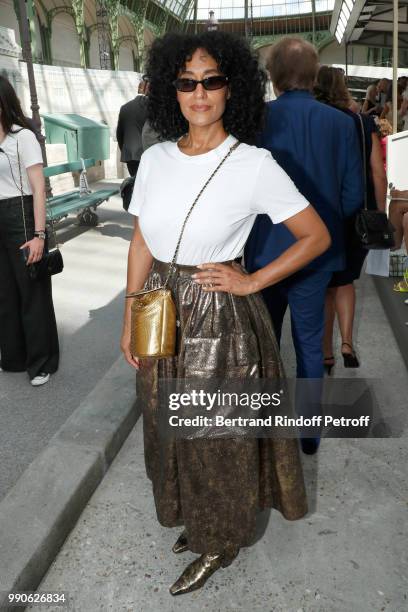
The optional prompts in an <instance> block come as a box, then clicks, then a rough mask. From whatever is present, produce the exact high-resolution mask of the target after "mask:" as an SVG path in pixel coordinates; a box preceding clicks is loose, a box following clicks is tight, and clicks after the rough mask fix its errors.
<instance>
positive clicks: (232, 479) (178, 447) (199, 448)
mask: <svg viewBox="0 0 408 612" xmlns="http://www.w3.org/2000/svg"><path fill="white" fill-rule="evenodd" d="M167 270H168V264H165V263H162V262H159V261H157V260H155V261H154V262H153V267H152V270H151V272H150V275H149V277H148V280H147V282H146V285H145V288H146V289H153V288H156V287H159V286H160V285H162V284H163V282H164V280H165V277H166V273H167ZM196 271H198V269H197V268H196V267H195V266H181V265H180V266H177V270H176V273H175V274H174V275H173V277H172V282H171V286H172V289H173V296H174V299H175V302H176V306H177V311H178V317H179V320H180V327H179V338H178V350H177V357H173V358H168V359H159V360H157V359H146V360H143V364H142V367H141V369H140V370H139V372H138V373H137V377H136V389H137V401H138V402H139V405H140V406H141V410H142V413H143V432H144V455H145V465H146V472H147V475H148V477H149V478H150V480H151V481H152V485H153V495H154V501H155V505H156V511H157V518H158V520H159V522H160V523H161V524H162V525H163V526H165V527H175V526H177V525H184V527H185V530H186V532H187V537H188V543H189V548H190V550H191V551H193V552H196V553H199V554H202V553H204V552H219V551H222V550H228V549H231V550H233V549H235V548H240V547H242V546H248V545H250V544H251V542H252V541H253V538H254V535H255V526H256V515H257V512H258V511H259V510H263V509H265V508H276V509H277V510H279V511H280V512H281V513H282V514H283V516H284V517H285V518H286V519H289V520H295V519H299V518H301V517H302V516H304V515H305V513H306V512H307V502H306V495H305V488H304V481H303V473H302V468H301V463H300V459H299V449H298V442H297V440H294V439H287V440H283V439H270V438H260V439H254V438H251V439H249V438H243V437H240V438H228V439H225V438H224V439H208V438H206V439H195V440H187V439H163V437H162V436H160V435H159V429H158V393H157V389H158V382H159V380H160V378H167V379H168V378H194V379H200V378H202V379H208V378H212V377H213V378H218V379H224V378H234V379H240V380H241V379H245V378H261V377H269V378H282V377H283V376H284V372H283V367H282V362H281V359H280V356H279V349H278V347H277V343H276V340H275V335H274V331H273V327H272V324H271V321H270V317H269V313H268V311H267V309H266V306H265V304H264V302H263V299H262V296H261V295H260V294H253V295H249V296H245V297H240V296H234V295H231V294H229V293H225V292H216V293H212V292H208V293H207V292H205V291H203V289H202V287H201V286H200V285H198V284H197V283H194V281H193V280H192V279H191V275H192V274H193V273H194V272H196Z"/></svg>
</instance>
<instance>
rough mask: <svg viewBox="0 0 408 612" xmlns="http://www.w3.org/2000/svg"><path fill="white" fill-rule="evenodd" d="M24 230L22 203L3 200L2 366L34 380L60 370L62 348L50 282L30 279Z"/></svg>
mask: <svg viewBox="0 0 408 612" xmlns="http://www.w3.org/2000/svg"><path fill="white" fill-rule="evenodd" d="M24 210H25V217H26V227H27V236H28V240H31V239H32V237H33V232H34V214H33V199H32V196H25V197H24ZM25 241H26V239H25V232H24V223H23V215H22V210H21V199H20V197H17V198H10V199H7V200H0V353H1V367H2V369H3V370H6V371H10V372H23V371H25V370H26V371H27V372H28V375H29V377H30V379H32V378H34V377H35V376H37V375H38V374H39V373H40V372H46V373H50V374H52V373H53V372H55V371H56V370H57V369H58V362H59V346H58V333H57V324H56V321H55V313H54V306H53V302H52V289H51V278H50V277H46V278H45V279H43V280H31V278H30V277H29V274H28V272H27V266H26V264H25V262H24V260H23V257H22V253H21V251H20V246H21V245H22V244H24V242H25Z"/></svg>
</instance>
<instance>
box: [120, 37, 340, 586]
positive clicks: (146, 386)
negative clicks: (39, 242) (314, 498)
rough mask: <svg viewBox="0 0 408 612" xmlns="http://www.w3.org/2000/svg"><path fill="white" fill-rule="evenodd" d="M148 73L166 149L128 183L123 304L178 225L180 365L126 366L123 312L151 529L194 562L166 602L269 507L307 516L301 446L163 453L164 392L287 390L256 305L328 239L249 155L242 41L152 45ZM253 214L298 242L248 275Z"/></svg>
mask: <svg viewBox="0 0 408 612" xmlns="http://www.w3.org/2000/svg"><path fill="white" fill-rule="evenodd" d="M147 73H148V76H149V81H150V95H149V109H148V116H149V121H150V124H151V125H152V127H153V128H154V129H155V130H156V131H157V132H158V133H159V134H160V136H161V137H162V139H163V140H164V142H161V143H159V144H156V145H154V146H152V147H151V148H149V149H148V150H147V151H146V152H145V153H144V154H143V156H142V158H141V162H140V167H139V172H138V175H137V178H136V181H135V188H134V192H133V196H132V201H131V204H130V207H129V212H131V213H132V214H134V215H135V226H134V234H133V238H132V241H131V244H130V248H129V258H128V283H127V291H128V293H131V292H135V291H139V290H141V289H142V288H143V286H144V287H145V288H146V289H154V288H157V287H160V286H162V285H163V283H164V281H165V278H166V276H167V273H168V271H169V265H170V264H169V263H168V262H170V261H171V259H172V256H173V254H174V251H175V249H176V245H177V243H178V242H179V241H180V230H181V227H182V226H183V224H184V223H186V224H185V231H184V234H183V235H182V239H181V241H180V243H179V250H178V255H177V264H176V266H175V271H174V272H173V274H172V276H171V288H172V292H173V297H174V301H175V303H176V307H177V315H178V320H179V327H178V340H177V355H176V357H171V358H166V359H158V360H154V359H143V360H140V359H138V358H137V357H135V356H134V355H132V353H131V349H130V338H131V303H130V300H128V302H129V303H127V306H126V309H125V315H124V326H123V334H122V340H121V348H122V351H123V353H124V355H125V358H126V360H127V361H128V363H129V364H130V365H131V366H133V367H134V368H135V369H137V370H139V371H138V374H137V377H136V381H137V395H138V401H139V402H140V403H141V406H142V410H143V426H144V444H145V462H146V471H147V474H148V476H149V478H150V479H151V480H152V483H153V494H154V500H155V505H156V511H157V516H158V519H159V521H160V523H161V524H162V525H164V526H166V527H175V526H178V525H184V531H183V532H182V534H181V535H180V537H179V539H178V540H177V542H176V544H175V545H174V547H173V551H174V552H175V553H181V552H183V551H185V550H190V551H192V552H195V553H197V554H199V555H200V556H199V557H198V558H197V559H196V560H195V561H193V562H192V563H190V565H188V566H187V567H186V569H185V570H184V572H183V573H182V575H181V576H180V578H179V579H178V580H177V581H176V582H175V583H174V584H173V586H172V587H171V588H170V592H171V593H172V594H173V595H178V594H181V593H186V592H189V591H192V590H194V589H197V588H199V587H201V586H202V585H203V584H204V583H205V581H206V580H207V579H208V577H209V576H211V574H213V573H214V572H215V571H216V570H217V569H219V568H220V567H226V566H227V565H229V564H230V563H231V562H232V560H233V559H234V558H235V557H236V555H237V554H238V551H239V549H240V548H241V547H242V546H248V545H249V544H250V543H251V541H253V536H254V532H255V522H256V513H257V511H258V510H260V509H263V508H267V507H275V508H277V509H279V510H280V511H281V512H282V514H283V515H284V516H285V517H286V518H287V519H290V520H294V519H298V518H300V517H302V516H303V515H304V514H305V512H306V509H307V508H306V497H305V491H304V484H303V476H302V470H301V465H300V461H299V456H298V446H297V441H296V440H293V439H291V440H290V439H286V440H277V439H271V438H269V439H267V438H263V439H255V438H247V437H235V438H234V437H233V433H231V436H228V438H221V439H219V438H208V437H207V438H200V439H168V438H167V439H163V438H162V437H161V436H160V435H159V432H158V415H159V400H158V397H159V396H158V385H159V381H160V379H165V378H176V379H187V380H190V381H191V380H197V379H198V380H202V381H204V380H208V379H210V380H213V379H218V380H220V379H221V380H224V379H234V380H237V379H238V380H240V381H246V380H254V379H257V378H265V377H269V378H274V379H277V378H278V379H279V378H281V377H283V367H282V363H281V360H280V356H279V352H278V348H277V345H276V341H275V337H274V332H273V329H272V325H271V322H270V319H269V315H268V312H267V310H266V307H265V305H264V303H263V301H262V298H261V296H260V294H259V291H260V290H261V289H262V288H263V287H266V286H268V285H270V284H272V283H275V282H277V281H279V280H281V279H282V278H284V277H286V276H289V275H290V274H293V272H295V271H296V270H298V269H299V268H302V267H304V266H305V265H306V263H307V262H309V261H311V260H312V259H314V258H315V257H316V256H317V255H319V254H320V253H322V252H323V251H324V250H325V249H326V248H327V247H328V245H329V242H330V238H329V234H328V232H327V230H326V228H325V226H324V224H323V223H322V221H321V220H320V218H319V216H318V215H317V214H316V212H315V211H314V209H313V208H312V207H311V206H309V205H308V202H307V201H306V200H305V199H304V198H303V196H302V195H301V194H300V193H299V192H298V191H297V189H296V187H295V186H294V184H293V183H292V181H291V180H290V179H289V178H288V176H287V175H286V174H285V173H284V172H283V170H282V169H281V168H280V167H279V166H278V164H277V163H276V162H275V161H274V160H273V159H272V156H271V155H270V153H269V152H268V151H266V150H264V149H257V148H256V147H254V146H250V145H249V144H247V143H250V142H252V141H253V140H254V137H255V134H256V132H257V131H258V130H259V128H260V123H261V120H262V114H263V104H264V102H263V96H264V85H265V77H264V75H263V73H262V72H261V70H260V69H259V67H258V63H257V60H256V58H254V57H253V55H252V53H251V51H250V49H249V48H248V46H247V43H246V42H245V41H244V40H243V39H238V38H236V37H234V36H232V35H229V34H226V33H223V32H208V33H204V34H202V35H195V36H191V35H166V36H165V37H164V38H162V39H159V40H156V41H155V42H154V43H153V45H152V47H151V50H150V54H149V59H148V65H147ZM203 187H204V189H203ZM198 194H200V196H199V198H198V199H197V195H198ZM193 202H195V206H194V207H193V210H192V212H191V215H189V216H188V217H187V213H188V211H189V209H190V208H191V205H192V203H193ZM258 213H263V214H268V215H269V216H270V217H271V218H272V220H273V221H274V222H277V223H280V222H284V223H285V224H286V226H287V227H288V228H289V230H290V231H291V232H292V233H293V234H294V236H295V237H296V238H297V242H296V243H295V244H294V245H293V246H292V247H291V248H290V249H288V251H286V252H285V253H284V254H283V255H282V256H281V257H280V258H279V259H277V260H275V261H274V262H273V263H271V264H269V265H268V266H266V267H265V268H262V269H261V270H259V271H257V272H256V273H254V274H247V273H246V272H245V270H244V269H243V268H242V267H241V266H240V265H238V264H236V263H235V262H234V260H236V259H237V258H238V257H240V256H241V255H242V252H243V248H244V245H245V242H246V240H247V238H248V235H249V232H250V230H251V227H252V225H253V223H254V220H255V217H256V215H257V214H258ZM186 219H187V220H186ZM162 408H163V407H162Z"/></svg>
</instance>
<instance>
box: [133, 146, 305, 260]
mask: <svg viewBox="0 0 408 612" xmlns="http://www.w3.org/2000/svg"><path fill="white" fill-rule="evenodd" d="M234 142H236V139H235V138H234V137H232V136H228V138H226V140H224V142H223V143H222V144H221V145H219V146H218V147H217V148H216V149H213V150H212V151H210V152H209V153H204V154H203V155H195V156H189V155H186V154H185V153H182V152H181V150H180V149H179V147H178V145H177V143H175V142H162V143H158V144H156V145H153V146H152V147H150V148H149V149H148V150H147V151H145V152H144V153H143V155H142V158H141V160H140V166H139V169H138V172H137V176H136V180H135V186H134V190H133V195H132V200H131V203H130V206H129V212H130V213H132V214H133V215H135V216H138V217H139V224H140V229H141V232H142V235H143V237H144V239H145V241H146V244H147V246H148V248H149V250H150V252H151V253H152V255H153V257H155V258H156V259H158V260H159V261H164V262H168V261H171V259H172V257H173V255H174V250H175V248H176V244H177V241H178V238H179V235H180V230H181V227H182V225H183V222H184V219H185V217H186V214H187V211H188V210H189V208H190V207H191V204H192V203H193V202H194V200H195V198H196V197H197V195H198V193H199V191H200V190H201V188H202V187H203V185H204V184H205V182H206V181H207V179H208V178H209V177H210V175H211V173H212V172H213V171H214V170H215V168H216V167H217V165H218V164H219V163H220V161H221V159H222V158H223V157H224V155H225V154H226V153H227V152H228V150H229V148H230V147H231V145H232V144H234ZM307 206H308V202H307V200H306V199H305V198H304V197H303V196H302V195H301V194H300V192H299V191H298V190H297V188H296V187H295V185H294V183H293V182H292V180H291V179H290V178H289V177H288V175H287V174H286V173H285V172H284V171H283V170H282V168H281V167H280V166H279V165H278V164H277V163H276V162H275V160H274V159H273V158H272V156H271V154H270V153H269V151H266V150H265V149H258V148H257V147H252V146H249V145H246V144H242V143H241V144H240V145H239V147H238V148H237V149H235V150H234V151H233V152H232V153H231V155H230V157H229V158H228V159H227V160H226V161H225V162H224V164H223V165H222V166H221V168H220V169H219V170H218V172H217V174H216V175H215V176H214V178H213V179H212V180H211V182H210V183H209V185H208V186H207V187H206V189H205V191H204V192H203V194H202V195H201V197H200V199H199V200H198V202H197V204H196V205H195V207H194V210H193V212H192V213H191V216H190V218H189V220H188V221H187V225H186V228H185V231H184V235H183V238H182V241H181V246H180V250H179V254H178V257H177V263H179V264H184V265H197V264H200V263H208V262H222V261H228V260H231V259H235V258H236V257H238V256H240V255H241V254H242V252H243V248H244V245H245V242H246V241H247V239H248V236H249V233H250V231H251V228H252V226H253V224H254V221H255V217H256V215H257V214H259V213H265V214H267V215H269V216H270V218H271V219H272V221H273V222H274V223H280V222H281V221H285V219H288V218H289V217H292V216H293V215H295V214H296V213H298V212H300V211H301V210H303V209H304V208H306V207H307Z"/></svg>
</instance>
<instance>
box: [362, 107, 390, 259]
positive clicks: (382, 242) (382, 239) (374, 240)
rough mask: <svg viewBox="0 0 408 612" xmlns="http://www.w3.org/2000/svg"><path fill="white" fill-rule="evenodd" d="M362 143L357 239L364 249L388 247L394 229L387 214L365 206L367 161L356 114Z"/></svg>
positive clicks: (363, 136)
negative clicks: (362, 176)
mask: <svg viewBox="0 0 408 612" xmlns="http://www.w3.org/2000/svg"><path fill="white" fill-rule="evenodd" d="M358 118H359V119H360V125H361V138H362V143H363V170H364V208H363V209H362V210H360V211H359V212H358V213H357V215H356V217H355V225H354V227H355V233H356V237H357V241H358V243H359V244H360V246H362V247H363V248H364V249H390V248H392V247H393V246H394V244H395V242H394V232H395V229H394V227H393V225H392V224H391V223H390V221H389V219H388V217H387V214H386V213H385V212H382V211H380V210H369V209H368V206H367V162H366V146H365V132H364V125H363V119H362V117H361V115H358Z"/></svg>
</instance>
